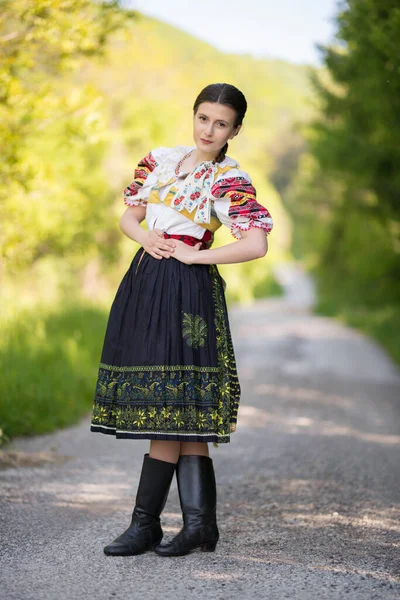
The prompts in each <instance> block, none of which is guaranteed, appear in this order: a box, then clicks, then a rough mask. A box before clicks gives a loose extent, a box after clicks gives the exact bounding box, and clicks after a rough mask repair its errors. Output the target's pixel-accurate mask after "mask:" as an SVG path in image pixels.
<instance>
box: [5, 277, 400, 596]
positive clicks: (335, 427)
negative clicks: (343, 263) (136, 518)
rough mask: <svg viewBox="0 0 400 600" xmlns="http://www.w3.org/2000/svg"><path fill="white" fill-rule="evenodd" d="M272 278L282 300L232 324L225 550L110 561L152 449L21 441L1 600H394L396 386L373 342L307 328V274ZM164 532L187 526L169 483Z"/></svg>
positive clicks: (311, 320) (90, 438)
mask: <svg viewBox="0 0 400 600" xmlns="http://www.w3.org/2000/svg"><path fill="white" fill-rule="evenodd" d="M278 276H279V278H280V279H281V281H282V282H283V283H284V284H285V287H286V292H287V293H286V297H285V298H284V299H274V300H269V301H263V302H258V303H256V304H255V305H254V306H252V307H250V308H246V309H233V310H232V311H231V313H230V314H231V324H232V330H233V337H234V342H235V349H236V354H237V359H238V365H239V372H240V375H241V382H242V392H243V393H242V403H241V410H240V414H239V427H238V431H237V432H236V433H235V434H234V435H233V437H232V443H231V444H229V445H227V446H224V445H222V446H220V447H219V448H218V449H212V455H213V458H214V461H215V468H216V474H217V480H218V485H219V487H218V490H219V506H218V516H219V526H220V531H221V540H220V543H219V545H218V547H217V551H216V552H215V553H214V554H202V553H200V552H195V553H192V554H191V555H190V556H187V557H181V558H175V559H174V558H173V559H165V558H164V559H163V558H160V557H157V556H156V555H155V554H153V553H147V554H145V555H142V556H140V557H127V558H115V559H113V558H110V557H106V556H104V555H103V553H102V547H103V545H104V544H106V543H107V542H109V541H110V540H111V539H113V537H114V536H115V535H116V534H117V533H120V532H121V531H122V530H123V529H124V528H125V526H126V525H127V522H128V520H129V515H130V512H131V510H132V505H133V496H134V493H135V490H136V485H137V480H138V474H139V469H140V466H141V462H142V456H143V453H144V452H146V450H147V443H146V442H135V443H132V442H131V441H129V440H123V441H117V440H113V439H111V438H108V437H107V436H101V435H94V434H91V433H90V432H89V425H88V419H85V420H84V421H83V422H82V423H81V424H80V425H79V426H77V427H74V428H70V429H68V430H63V431H60V432H58V433H56V434H54V435H50V436H41V437H37V438H34V439H31V440H26V439H24V440H16V441H15V442H14V444H13V447H12V449H14V450H16V451H19V452H25V453H28V455H23V459H24V461H25V462H27V464H28V466H15V467H12V468H8V469H5V470H2V471H0V486H1V496H2V499H1V506H0V527H1V542H0V544H1V549H0V569H1V571H0V596H1V597H2V598H7V600H14V599H15V600H31V599H32V600H75V599H81V598H87V599H89V600H91V599H92V598H93V599H96V600H106V599H114V598H118V599H121V600H122V599H124V600H125V599H127V598H134V599H136V598H137V599H139V598H142V599H146V598H149V599H152V600H154V599H155V598H160V597H162V598H166V599H169V598H171V599H172V598H174V599H177V600H180V599H183V598H185V600H187V599H190V598H213V599H215V600H225V599H226V600H228V599H229V600H231V599H232V598H235V599H236V598H237V599H243V598H246V599H247V598H249V599H250V598H252V599H253V598H254V599H258V598H260V599H261V598H263V599H264V598H268V600H275V599H276V600H278V599H279V600H282V599H284V598H291V599H299V600H300V599H301V600H303V599H304V600H310V599H314V598H319V599H325V598H326V599H328V598H329V599H338V600H339V599H340V600H342V599H343V598H347V599H349V600H369V599H372V598H376V599H379V600H386V599H387V600H395V599H398V598H399V597H400V560H399V556H400V535H399V530H400V518H399V517H400V477H399V475H400V473H399V471H400V424H399V423H400V418H399V417H400V373H399V371H398V370H397V369H396V368H395V367H394V365H393V364H392V363H391V361H390V360H389V359H388V358H387V356H386V355H385V354H384V353H383V351H382V350H381V349H380V348H379V347H378V346H377V345H376V344H374V343H373V342H371V341H370V340H368V339H366V338H365V337H364V336H362V335H360V334H358V333H356V332H354V331H352V330H350V329H348V328H346V327H344V326H342V325H341V324H339V323H337V322H335V321H333V320H331V319H328V318H323V317H317V316H314V315H312V314H311V312H310V308H311V306H312V303H313V289H312V284H311V282H310V281H309V280H308V279H307V277H306V276H305V275H304V273H302V271H301V270H300V269H298V268H295V267H294V266H287V267H283V266H282V267H280V268H279V269H278ZM37 452H41V453H42V454H41V455H37V454H36V453H37ZM17 458H19V459H21V456H19V457H17ZM35 460H36V461H37V462H38V464H35ZM46 461H48V462H46ZM51 461H53V462H51ZM163 522H164V530H165V534H166V536H170V535H171V534H173V533H174V532H176V531H177V530H178V528H179V525H180V512H179V503H178V498H177V490H176V484H175V483H174V484H173V487H172V489H171V493H170V497H169V499H168V503H167V506H166V510H165V512H164V517H163Z"/></svg>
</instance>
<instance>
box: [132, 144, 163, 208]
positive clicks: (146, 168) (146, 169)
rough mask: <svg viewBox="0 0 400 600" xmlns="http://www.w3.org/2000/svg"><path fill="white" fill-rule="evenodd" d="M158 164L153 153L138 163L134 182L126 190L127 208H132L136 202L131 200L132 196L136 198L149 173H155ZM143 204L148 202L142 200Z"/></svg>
mask: <svg viewBox="0 0 400 600" xmlns="http://www.w3.org/2000/svg"><path fill="white" fill-rule="evenodd" d="M157 165H158V163H157V161H156V159H155V158H154V156H153V155H152V153H151V152H149V153H148V154H147V155H146V156H145V157H144V158H142V160H141V161H140V162H139V163H138V165H137V167H136V169H135V173H134V180H133V181H132V183H131V184H130V185H128V186H127V187H126V188H125V189H124V202H125V204H126V205H127V206H132V204H133V203H134V200H132V201H131V200H130V199H131V198H132V196H135V195H136V194H137V193H138V191H139V190H140V188H141V187H142V185H143V184H144V182H145V181H146V179H147V177H148V176H149V173H151V172H152V171H154V169H155V168H156V167H157ZM139 202H140V203H141V204H147V201H146V200H143V199H140V200H139Z"/></svg>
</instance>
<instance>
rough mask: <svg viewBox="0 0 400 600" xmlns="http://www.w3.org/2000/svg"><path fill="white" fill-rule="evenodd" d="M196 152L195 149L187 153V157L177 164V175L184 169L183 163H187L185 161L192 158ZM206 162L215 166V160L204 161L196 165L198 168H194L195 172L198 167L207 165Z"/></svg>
mask: <svg viewBox="0 0 400 600" xmlns="http://www.w3.org/2000/svg"><path fill="white" fill-rule="evenodd" d="M194 151H195V148H193V150H189V152H187V153H186V154H185V156H183V157H182V158H181V160H180V161H179V162H178V164H177V165H176V167H175V175H179V171H180V170H181V167H182V165H183V163H184V162H185V160H186V159H187V158H189V156H190V155H191V154H193V152H194ZM205 162H206V163H212V164H213V165H215V160H203V161H201V163H199V164H198V165H196V166H195V167H194V169H193V171H194V170H196V169H197V167H199V166H200V165H202V164H203V163H205Z"/></svg>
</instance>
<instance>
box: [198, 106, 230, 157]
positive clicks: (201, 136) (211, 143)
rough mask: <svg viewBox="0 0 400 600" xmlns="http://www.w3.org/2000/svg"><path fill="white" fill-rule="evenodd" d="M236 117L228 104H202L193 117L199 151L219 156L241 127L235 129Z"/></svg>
mask: <svg viewBox="0 0 400 600" xmlns="http://www.w3.org/2000/svg"><path fill="white" fill-rule="evenodd" d="M236 116H237V115H236V111H235V110H234V109H233V108H231V107H230V106H227V105H226V104H219V103H218V102H202V103H201V104H200V105H199V106H198V107H197V112H196V113H195V114H194V116H193V139H194V141H195V144H196V146H197V147H198V148H199V150H201V151H202V152H206V153H210V154H214V155H215V156H217V155H218V153H219V151H220V150H221V148H222V147H223V146H224V145H225V144H226V142H227V141H228V140H231V139H232V138H233V137H234V136H235V135H236V134H237V133H238V131H239V129H240V127H241V126H240V125H238V127H235V119H236Z"/></svg>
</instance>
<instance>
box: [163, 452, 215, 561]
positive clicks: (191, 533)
mask: <svg viewBox="0 0 400 600" xmlns="http://www.w3.org/2000/svg"><path fill="white" fill-rule="evenodd" d="M176 477H177V481H178V491H179V500H180V503H181V508H182V513H183V528H182V529H181V531H180V532H179V533H178V535H177V536H175V537H174V538H173V539H172V540H171V541H170V542H169V543H167V544H163V545H157V546H156V547H155V548H154V550H155V552H156V553H157V554H159V555H160V556H182V555H183V554H188V553H189V552H190V551H191V550H193V549H194V548H198V547H201V549H202V550H203V551H204V552H213V551H214V550H215V546H216V544H217V542H218V538H219V532H218V527H217V519H216V504H217V491H216V484H215V474H214V467H213V462H212V459H211V458H209V457H208V456H194V455H185V456H181V457H180V459H179V461H178V464H177V468H176Z"/></svg>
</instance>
